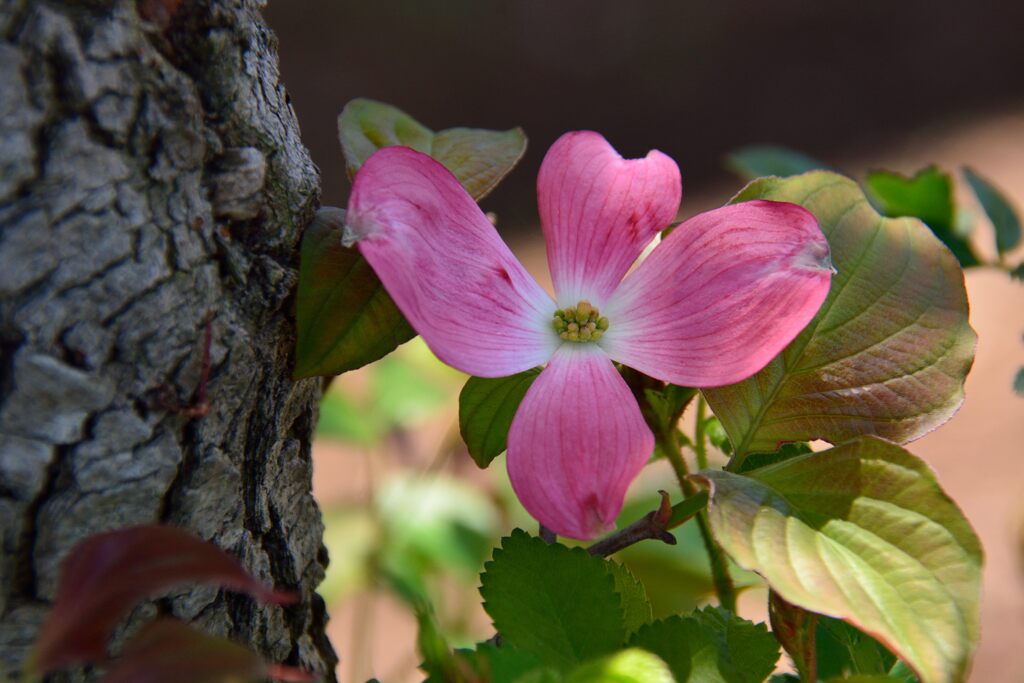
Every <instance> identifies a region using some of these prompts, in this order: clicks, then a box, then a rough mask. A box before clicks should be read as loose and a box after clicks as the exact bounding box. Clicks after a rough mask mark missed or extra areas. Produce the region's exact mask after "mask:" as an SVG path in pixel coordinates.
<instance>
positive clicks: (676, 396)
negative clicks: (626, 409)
mask: <svg viewBox="0 0 1024 683" xmlns="http://www.w3.org/2000/svg"><path fill="white" fill-rule="evenodd" d="M696 395H697V390H696V389H691V388H690V387H680V386H677V385H675V384H669V385H667V386H665V387H664V388H663V389H651V388H644V403H645V404H646V405H641V411H642V412H643V413H644V417H645V418H646V420H647V422H648V424H649V426H650V427H651V429H653V430H655V432H657V433H659V434H664V433H667V432H670V431H671V430H673V429H675V428H676V424H677V423H678V422H679V418H680V417H681V416H682V414H683V411H685V410H686V406H688V405H690V401H692V400H693V397H694V396H696Z"/></svg>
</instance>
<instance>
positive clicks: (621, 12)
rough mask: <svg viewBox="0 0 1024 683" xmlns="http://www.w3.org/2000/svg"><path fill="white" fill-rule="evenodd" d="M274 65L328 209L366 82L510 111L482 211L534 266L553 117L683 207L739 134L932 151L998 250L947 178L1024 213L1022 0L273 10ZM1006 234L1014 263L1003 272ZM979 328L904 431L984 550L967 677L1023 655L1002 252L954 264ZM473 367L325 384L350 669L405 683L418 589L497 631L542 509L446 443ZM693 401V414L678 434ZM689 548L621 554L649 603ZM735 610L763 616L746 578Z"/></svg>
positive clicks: (734, 187)
mask: <svg viewBox="0 0 1024 683" xmlns="http://www.w3.org/2000/svg"><path fill="white" fill-rule="evenodd" d="M266 15H267V18H268V20H269V22H270V24H271V27H272V28H273V29H274V30H275V32H276V33H277V35H278V38H279V41H280V51H281V62H282V64H281V69H282V80H283V82H284V83H285V84H286V86H287V88H288V91H289V93H290V95H291V99H292V104H293V106H294V108H295V110H296V113H297V114H298V117H299V121H300V123H301V126H302V130H303V137H304V140H305V142H306V144H307V146H308V147H309V148H310V151H311V153H312V155H313V159H314V161H315V162H316V163H317V165H318V166H319V167H320V170H321V173H322V178H323V203H324V204H328V205H337V206H344V205H345V201H346V197H347V192H348V181H347V179H346V177H345V172H344V161H343V158H342V156H341V152H340V149H339V147H338V143H337V132H336V117H337V114H338V113H339V112H340V111H341V108H342V107H343V106H344V105H345V103H346V102H347V101H348V100H350V99H352V98H355V97H369V98H373V99H378V100H381V101H384V102H388V103H391V104H394V105H396V106H398V107H400V108H402V109H404V110H405V111H407V112H408V113H410V114H411V115H412V116H414V117H416V118H417V119H419V120H420V121H422V122H423V123H424V124H426V125H427V126H430V127H432V128H435V129H441V128H447V127H452V126H471V127H481V128H510V127H513V126H521V127H523V128H524V130H525V131H526V133H527V135H528V136H529V139H530V146H529V149H528V150H527V154H526V157H525V158H524V159H523V162H522V163H521V165H520V166H519V167H518V168H517V169H516V170H515V171H513V173H512V174H511V175H510V176H509V177H508V178H507V179H506V181H505V182H504V183H502V184H501V185H500V186H499V187H498V189H497V190H496V191H495V192H494V193H493V194H492V195H491V196H489V197H488V198H487V199H485V200H484V202H483V203H482V206H483V208H484V209H485V210H488V211H493V212H495V213H496V214H497V216H498V227H499V230H500V231H501V232H502V233H503V235H504V236H505V237H506V239H508V240H509V241H510V242H511V243H512V245H513V249H514V251H516V253H517V254H518V255H519V256H520V257H521V258H522V260H523V261H524V263H525V264H526V266H527V268H528V269H529V270H530V271H531V272H532V273H533V274H534V275H535V276H536V277H537V278H538V279H539V280H541V282H545V281H546V278H547V274H546V262H545V260H544V248H543V243H542V241H541V238H540V230H539V226H538V224H537V211H536V198H535V189H534V182H535V178H536V171H537V168H538V167H539V165H540V161H541V159H542V158H543V154H544V152H545V150H546V149H547V147H548V146H549V145H550V144H551V142H553V141H554V140H555V138H557V137H558V136H559V135H561V134H562V133H564V132H565V131H567V130H573V129H581V128H589V129H594V130H597V131H599V132H601V133H603V134H604V135H605V136H606V137H607V138H608V139H609V140H610V141H611V142H612V144H614V145H615V146H616V147H617V148H618V149H619V151H620V152H622V153H623V154H624V155H626V156H637V155H642V154H643V153H645V152H646V151H647V150H648V149H650V148H654V147H656V148H658V149H661V150H662V151H664V152H666V153H667V154H669V155H670V156H672V157H673V158H674V159H675V160H676V161H677V162H678V163H679V165H680V167H681V169H682V174H683V197H684V199H683V207H682V215H683V216H689V215H691V214H693V213H697V212H699V211H702V210H705V209H708V208H712V207H714V206H718V205H721V204H723V203H724V202H725V201H727V200H728V198H729V197H730V196H731V195H732V194H734V193H735V192H736V191H738V189H739V188H740V187H742V184H743V181H742V180H741V179H740V178H739V177H738V176H737V175H735V174H734V173H732V172H731V171H730V170H729V165H728V164H727V163H726V160H727V158H728V157H729V155H730V153H731V152H733V151H734V150H736V149H737V148H740V147H743V146H746V145H749V144H759V143H771V144H782V145H786V146H788V147H791V148H794V149H797V150H800V151H802V152H804V153H806V154H809V155H810V156H812V157H814V158H817V159H820V160H822V161H823V162H824V163H826V164H828V165H829V166H832V167H835V168H838V169H841V170H842V171H844V172H846V173H848V174H849V175H851V176H852V177H854V178H857V179H863V177H864V173H865V172H866V171H867V170H868V169H874V168H887V169H891V170H895V171H899V172H902V173H906V174H910V173H913V172H914V171H916V170H918V169H920V168H922V167H924V166H927V165H929V164H931V163H936V164H939V165H940V166H941V167H943V168H944V169H946V170H948V171H950V172H953V173H954V175H955V182H956V192H957V199H958V203H959V205H960V206H962V207H963V208H964V210H965V214H964V215H965V216H967V218H968V221H969V222H970V223H973V224H974V225H975V229H974V230H973V232H972V233H971V235H970V240H971V243H972V245H973V246H974V248H975V250H976V251H977V252H978V253H979V254H981V255H984V256H986V257H988V258H989V259H991V258H994V253H995V250H994V246H993V244H994V240H993V237H992V229H991V226H990V225H989V224H988V223H987V222H986V221H985V219H984V218H983V214H982V212H981V211H980V210H978V209H977V207H976V205H975V204H973V199H972V197H971V196H970V192H969V191H967V189H966V185H965V183H964V182H963V180H962V177H961V176H960V175H959V172H960V169H961V168H962V167H963V166H965V165H969V166H971V167H972V168H974V169H975V170H977V171H978V172H979V173H980V174H982V175H983V176H985V177H986V178H988V179H990V180H991V181H993V182H994V183H995V184H996V185H997V186H998V187H999V188H1000V189H1001V190H1002V191H1003V192H1004V193H1005V194H1006V196H1007V197H1008V198H1009V199H1010V201H1011V202H1012V203H1013V204H1014V206H1015V207H1016V209H1017V211H1018V213H1020V212H1022V211H1024V89H1022V86H1024V80H1022V78H1021V74H1022V73H1024V41H1022V40H1021V37H1020V29H1021V27H1024V4H1020V3H1007V2H995V1H991V2H976V3H958V2H939V3H936V2H923V1H916V0H915V1H908V2H901V3H892V2H887V1H886V2H882V1H868V2H858V3H842V4H840V3H808V2H801V1H798V0H777V1H776V2H773V3H750V2H739V1H738V0H725V1H722V2H717V3H692V4H687V3H680V2H678V1H671V2H670V1H662V0H645V1H644V2H633V3H626V2H612V1H610V0H560V1H559V2H550V1H547V2H545V1H543V0H516V1H515V2H512V1H511V0H504V1H500V2H499V1H496V0H491V1H487V0H361V1H358V2H357V1H348V0H271V2H270V3H269V4H268V6H267V9H266ZM1021 256H1022V252H1021V249H1019V248H1018V250H1017V252H1016V253H1014V254H1011V255H1010V258H1009V261H1010V262H1011V263H1017V262H1019V261H1020V259H1021ZM967 287H968V293H969V296H970V300H971V307H972V312H971V321H972V324H973V325H974V327H975V329H976V330H977V331H978V333H979V338H980V339H979V345H978V354H977V360H976V363H975V366H974V369H973V371H972V374H971V376H970V377H969V379H968V384H967V400H966V402H965V403H964V406H963V408H962V409H961V410H960V412H959V413H958V414H957V415H956V416H955V417H954V418H953V420H951V421H950V423H948V424H947V425H946V426H944V427H943V428H942V429H941V430H939V431H938V432H936V433H933V434H930V435H928V436H926V437H924V438H923V439H921V440H919V441H917V442H915V443H914V444H912V445H911V446H910V450H911V451H913V452H914V453H916V454H917V455H919V456H921V457H922V458H924V459H925V460H926V461H928V462H929V463H930V464H931V465H932V466H933V467H934V468H935V469H936V471H937V473H938V476H939V479H940V480H941V482H942V484H943V486H944V487H945V488H946V490H947V491H948V492H949V493H950V495H951V496H952V497H953V498H954V499H955V500H956V501H957V502H958V503H959V504H960V505H961V507H962V508H963V509H964V511H965V512H966V514H967V515H968V517H969V518H970V519H971V521H972V523H973V524H974V525H975V527H976V529H977V530H978V532H979V534H980V535H981V536H982V540H983V543H984V545H985V548H986V552H987V558H986V568H985V579H984V580H985V586H984V603H983V608H982V612H983V613H982V629H983V632H982V641H981V646H980V649H979V652H978V656H977V659H976V662H975V666H974V671H973V674H972V678H971V680H972V681H985V682H986V683H988V682H995V683H999V682H1002V681H1006V682H1016V681H1020V680H1021V679H1020V675H1021V674H1020V672H1021V671H1024V651H1022V650H1021V648H1020V643H1022V642H1024V563H1022V554H1024V553H1022V548H1024V495H1022V494H1024V398H1020V397H1018V396H1016V395H1015V394H1014V392H1013V389H1012V383H1013V376H1014V373H1015V372H1016V370H1017V368H1018V367H1020V366H1021V365H1024V345H1022V343H1021V342H1022V338H1021V335H1022V333H1024V284H1022V283H1021V282H1014V281H1011V280H1010V279H1009V278H1008V277H1007V275H1006V273H1005V272H1002V271H999V270H997V269H994V268H986V267H979V268H972V269H969V270H968V271H967ZM464 379H465V378H464V377H463V376H461V375H460V374H459V373H457V372H455V371H453V370H450V369H448V368H446V367H445V366H443V365H441V364H440V363H438V362H437V361H436V360H434V359H433V356H432V355H431V354H430V352H429V351H428V350H427V349H426V348H425V346H424V345H423V344H422V343H421V342H419V341H418V340H415V341H413V342H410V343H409V344H406V345H405V346H403V347H401V348H400V349H399V351H398V352H397V353H396V354H393V355H392V356H390V357H388V358H386V359H384V360H382V361H380V362H378V363H376V364H374V365H372V366H369V367H366V368H363V369H361V370H358V371H356V372H352V373H349V374H347V375H344V376H342V377H340V378H338V379H337V380H335V381H334V382H333V384H332V385H331V388H330V390H329V392H328V393H327V396H326V398H325V399H324V403H323V406H322V411H321V422H320V430H319V435H318V440H317V442H316V444H315V446H314V459H315V467H314V492H315V493H316V495H317V496H318V497H319V500H320V502H321V504H322V506H323V510H324V514H325V519H326V523H327V543H328V546H329V549H330V552H331V568H330V573H329V576H328V579H327V581H326V582H325V584H324V586H323V588H322V592H323V593H324V595H325V597H326V598H327V599H328V601H329V603H330V606H331V614H332V621H331V626H330V635H331V637H332V640H333V642H334V644H335V647H336V648H337V649H338V651H339V654H340V655H341V658H342V661H341V664H340V666H339V670H338V675H339V678H340V679H341V680H343V681H365V680H367V679H368V678H371V677H377V678H378V679H379V680H381V681H382V682H383V683H391V682H392V681H399V682H404V681H415V680H421V678H422V676H419V675H417V673H416V671H415V667H416V664H417V662H418V657H417V654H416V652H415V649H414V644H415V633H416V625H415V619H414V617H413V616H412V613H411V611H410V610H409V608H408V607H407V604H408V603H409V602H410V601H415V600H418V599H420V597H423V596H425V597H427V598H429V599H430V601H431V602H432V603H433V604H434V606H435V608H436V610H437V612H438V616H439V619H440V621H441V624H442V626H443V628H444V629H445V631H446V633H447V634H448V635H449V636H450V637H451V638H452V641H453V642H454V643H456V644H465V645H468V644H471V643H473V642H475V641H477V640H480V639H484V638H487V637H489V636H490V635H491V633H492V630H491V628H490V625H489V621H488V619H487V616H486V615H485V614H484V613H483V611H482V610H481V608H480V606H479V595H478V594H477V592H476V588H477V586H478V574H479V572H480V569H481V566H482V563H483V562H484V561H485V559H486V558H487V557H488V556H489V554H490V548H491V547H492V546H493V545H494V544H495V542H496V541H497V539H498V538H499V537H500V536H501V535H503V534H505V533H507V532H508V531H509V530H510V529H511V528H513V527H514V526H523V527H524V528H527V529H529V530H531V531H532V530H533V529H534V527H535V525H534V524H533V523H532V522H531V521H530V520H529V518H528V517H526V516H525V514H524V513H523V512H522V510H521V508H519V506H518V504H517V503H516V502H515V500H514V497H513V496H512V495H511V492H510V489H509V487H508V484H507V480H506V479H505V477H504V472H503V470H504V462H503V458H499V459H498V460H496V461H495V464H494V465H493V466H492V467H491V468H490V469H489V470H487V471H484V472H482V471H480V470H478V469H477V468H476V466H475V465H474V464H473V463H472V461H471V460H470V459H469V457H468V456H467V454H466V453H465V450H464V447H463V446H462V444H461V441H460V439H459V435H458V421H457V396H458V392H459V389H460V388H461V386H462V383H463V381H464ZM691 419H692V418H691V416H684V423H683V424H684V426H685V428H686V429H687V430H690V429H691V426H690V425H691V423H690V422H688V421H689V420H691ZM671 482H672V479H671V476H670V474H669V472H668V470H667V468H661V467H660V466H658V464H657V463H656V464H655V465H654V466H652V467H649V468H648V471H646V472H645V474H644V475H643V477H642V478H641V480H640V481H638V482H637V483H636V484H635V485H634V487H633V489H631V498H630V502H629V503H628V505H627V509H626V511H625V512H624V516H623V519H625V520H627V521H632V520H633V519H635V518H636V517H638V516H640V515H641V514H643V513H645V512H647V511H648V510H650V509H652V508H653V506H654V502H655V499H656V494H655V491H656V490H657V489H658V488H671ZM678 536H679V537H680V543H679V545H677V546H675V547H669V546H665V545H662V544H656V543H653V542H649V543H646V544H640V545H638V546H635V547H634V548H632V549H631V550H630V551H627V552H626V553H624V554H623V557H622V558H621V559H623V560H624V561H626V562H627V563H628V564H630V566H631V568H632V569H633V570H634V571H635V573H637V574H638V575H639V576H640V577H641V579H642V580H643V581H644V583H645V585H646V587H647V590H648V592H649V593H650V594H651V597H652V601H653V602H655V605H656V609H658V607H660V608H661V609H662V610H663V611H664V612H670V611H678V610H680V609H684V608H686V607H687V606H690V605H695V604H699V603H700V602H701V601H703V600H706V599H707V595H708V589H709V580H708V576H707V566H706V563H705V562H704V560H703V558H702V556H701V554H700V552H699V539H698V538H697V536H696V535H695V529H694V527H693V525H686V526H684V527H682V528H681V530H680V533H679V534H678ZM739 578H740V580H741V581H742V582H745V583H746V584H749V585H750V588H749V589H748V590H746V591H745V592H744V594H743V597H742V599H741V610H742V611H743V613H744V616H746V617H748V618H752V619H757V620H761V619H764V618H765V608H764V600H765V595H766V593H765V591H764V590H763V588H761V587H759V586H758V583H757V579H756V577H753V576H750V575H746V574H742V573H741V574H739Z"/></svg>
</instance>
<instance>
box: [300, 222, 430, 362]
mask: <svg viewBox="0 0 1024 683" xmlns="http://www.w3.org/2000/svg"><path fill="white" fill-rule="evenodd" d="M344 227H345V211H344V210H342V209H337V208H334V207H324V208H322V209H320V210H319V211H317V213H316V218H315V219H313V222H312V223H311V224H310V226H309V227H308V228H307V229H306V234H305V235H304V236H303V238H302V256H301V258H302V261H301V265H300V270H299V294H298V306H297V309H298V314H297V331H298V342H297V344H296V349H295V377H297V378H299V377H316V376H321V375H340V374H341V373H343V372H347V371H349V370H354V369H356V368H359V367H362V366H364V365H366V364H367V363H372V362H373V361H375V360H377V359H379V358H383V357H384V356H386V355H387V354H389V353H391V352H392V351H394V350H395V348H396V347H397V346H398V345H399V344H403V343H405V342H407V341H409V340H410V339H412V338H413V337H415V336H416V332H415V331H414V330H413V329H412V327H410V326H409V323H408V322H407V321H406V319H405V317H404V316H403V315H402V312H401V311H399V310H398V307H397V306H395V302H394V301H393V300H392V299H391V297H390V296H389V295H388V293H387V291H385V289H384V285H382V284H381V282H380V279H379V278H378V277H377V274H376V273H374V272H373V268H371V267H370V264H369V263H367V262H366V259H364V258H363V257H362V255H361V254H360V253H359V250H358V249H356V248H355V247H343V246H342V245H341V236H342V232H343V231H344Z"/></svg>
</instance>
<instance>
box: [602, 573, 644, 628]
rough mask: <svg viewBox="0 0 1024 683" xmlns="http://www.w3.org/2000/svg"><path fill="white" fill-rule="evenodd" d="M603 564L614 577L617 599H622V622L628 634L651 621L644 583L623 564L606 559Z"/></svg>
mask: <svg viewBox="0 0 1024 683" xmlns="http://www.w3.org/2000/svg"><path fill="white" fill-rule="evenodd" d="M604 564H605V569H607V570H608V571H609V572H610V573H611V575H612V578H613V579H615V592H616V593H618V594H619V599H620V600H621V601H622V612H623V617H624V619H623V624H624V626H625V628H626V635H627V636H628V635H629V634H631V633H633V632H635V631H636V630H637V629H639V628H640V627H641V626H643V625H645V624H649V623H651V620H652V619H653V618H654V616H653V614H652V612H651V603H650V601H649V600H648V599H647V591H646V590H645V589H644V585H643V584H642V583H640V581H639V580H638V579H637V578H636V577H635V576H633V573H632V572H631V571H629V569H628V568H627V567H626V566H625V565H621V564H619V563H618V562H615V561H614V560H606V561H605V563H604Z"/></svg>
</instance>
